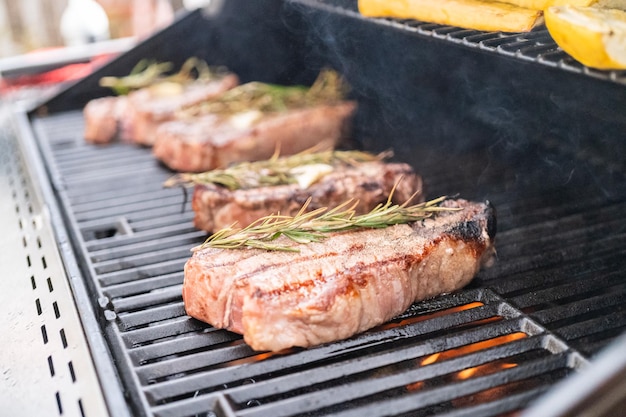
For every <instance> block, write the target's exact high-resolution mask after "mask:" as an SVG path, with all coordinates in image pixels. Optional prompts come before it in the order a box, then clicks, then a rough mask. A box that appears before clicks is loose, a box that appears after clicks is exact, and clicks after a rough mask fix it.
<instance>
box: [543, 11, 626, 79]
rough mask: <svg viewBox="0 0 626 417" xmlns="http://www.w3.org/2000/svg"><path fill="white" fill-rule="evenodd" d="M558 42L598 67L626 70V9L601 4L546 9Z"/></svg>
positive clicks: (573, 56)
mask: <svg viewBox="0 0 626 417" xmlns="http://www.w3.org/2000/svg"><path fill="white" fill-rule="evenodd" d="M545 21H546V27H547V28H548V31H549V32H550V35H551V36H552V38H553V39H554V41H555V42H556V43H557V45H559V46H560V47H561V48H562V49H563V50H564V51H565V52H567V53H568V54H569V55H571V56H572V58H574V59H575V60H577V61H578V62H580V63H582V64H584V65H586V66H588V67H592V68H598V69H626V12H625V11H623V10H618V9H603V8H597V7H579V6H571V5H565V6H552V7H549V8H548V9H546V10H545Z"/></svg>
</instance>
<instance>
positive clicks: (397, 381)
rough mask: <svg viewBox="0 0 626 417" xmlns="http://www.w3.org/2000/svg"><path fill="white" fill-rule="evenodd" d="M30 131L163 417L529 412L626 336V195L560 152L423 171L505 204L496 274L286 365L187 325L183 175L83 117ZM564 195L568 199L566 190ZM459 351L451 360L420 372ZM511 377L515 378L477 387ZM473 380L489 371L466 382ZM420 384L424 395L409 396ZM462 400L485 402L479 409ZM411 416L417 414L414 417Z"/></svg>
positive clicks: (121, 357) (50, 121)
mask: <svg viewBox="0 0 626 417" xmlns="http://www.w3.org/2000/svg"><path fill="white" fill-rule="evenodd" d="M477 36H478V35H477ZM36 123H37V125H38V127H39V133H40V135H41V136H42V138H41V140H42V143H43V149H44V154H45V156H46V158H47V163H48V165H49V170H50V172H51V174H52V175H53V179H52V180H53V182H54V183H55V184H57V189H58V193H59V196H60V199H61V201H62V203H63V205H64V208H65V210H66V211H67V216H68V219H69V220H68V224H69V227H71V228H72V229H73V231H74V233H75V235H76V241H77V242H75V244H77V245H78V248H79V251H80V252H81V253H80V255H81V257H82V259H83V260H84V262H85V263H86V265H87V266H88V270H89V271H91V273H92V276H90V277H86V279H90V280H92V281H93V282H92V284H93V285H94V289H95V292H96V293H95V294H94V300H95V299H98V300H99V303H100V308H101V309H102V310H101V311H102V313H103V315H104V316H105V317H106V319H107V321H106V328H107V334H108V335H109V338H110V343H111V345H112V346H113V348H112V351H113V352H116V355H117V356H116V361H117V364H118V366H119V367H120V369H121V371H120V374H121V375H122V376H123V378H124V381H125V384H127V386H128V387H129V391H130V392H134V393H135V394H134V395H137V396H139V397H138V398H137V399H136V401H137V403H139V404H147V405H148V407H150V408H151V411H150V413H153V414H154V415H159V416H183V415H194V414H195V413H201V412H206V410H207V407H211V410H212V412H213V413H214V414H215V415H218V416H222V415H224V416H235V415H241V416H244V415H250V416H252V415H267V414H264V413H270V414H272V415H298V413H302V410H303V408H302V407H303V404H317V406H316V407H311V409H310V410H309V412H308V414H307V415H324V414H328V413H332V414H335V413H345V415H354V414H356V413H360V414H362V413H364V411H363V410H365V409H366V410H368V411H367V414H372V415H376V413H377V410H384V409H387V408H388V407H396V406H397V407H398V410H404V409H406V413H407V415H408V414H411V415H420V414H419V413H422V414H424V415H425V414H437V415H446V414H449V415H464V413H468V412H469V411H467V410H475V409H485V410H487V409H488V410H492V411H493V412H494V413H496V412H500V411H502V410H506V411H508V410H518V409H520V408H522V407H523V406H524V405H525V404H527V401H530V400H531V399H532V398H534V397H535V396H536V395H539V394H540V393H541V392H543V391H544V390H545V389H547V387H548V386H549V385H550V384H552V383H553V382H555V381H557V380H559V379H562V378H563V377H565V376H566V375H567V374H569V373H570V372H572V371H573V370H575V369H576V368H577V367H578V366H580V364H581V363H584V362H585V359H584V358H583V357H582V356H580V354H579V353H578V351H582V352H584V353H585V354H588V355H591V354H593V352H595V351H597V349H600V348H601V347H602V346H604V345H605V344H606V343H608V342H609V341H610V340H611V338H612V337H615V333H616V332H617V331H618V329H621V328H623V327H624V311H623V310H620V309H619V308H618V309H615V308H614V307H617V306H618V305H619V304H620V302H621V301H622V300H623V299H624V297H625V296H626V295H625V294H626V286H625V285H624V282H623V278H621V277H623V275H624V274H623V271H624V270H625V269H626V265H624V261H622V260H621V258H622V257H623V256H622V255H621V254H622V253H623V250H622V248H623V247H624V243H626V242H625V240H626V239H625V238H624V235H623V234H620V233H619V232H618V233H609V231H615V230H620V229H622V230H623V229H624V226H625V221H624V220H623V219H622V218H620V216H618V214H619V213H620V212H621V211H622V208H623V207H624V206H625V205H626V202H625V199H624V196H620V195H617V196H616V195H611V196H609V197H607V196H606V195H604V194H603V193H602V191H601V190H598V189H596V188H595V187H594V186H593V184H589V183H588V182H586V179H585V173H584V171H583V172H580V173H579V172H578V171H577V172H575V173H574V174H570V172H569V169H568V168H567V167H568V166H569V164H571V160H570V159H569V156H567V155H566V156H560V155H559V153H558V152H554V153H553V154H551V155H550V158H549V159H550V163H543V162H542V161H541V160H537V158H536V154H538V153H540V152H541V147H538V148H537V149H536V150H535V152H530V153H528V154H523V153H515V152H512V151H511V150H508V149H507V150H506V152H504V157H503V158H497V157H495V156H494V154H495V152H497V149H495V148H494V149H492V150H491V153H468V154H467V155H465V156H464V155H456V156H454V158H458V160H453V161H452V162H453V163H454V164H455V165H458V166H463V167H464V169H465V170H464V171H457V170H446V169H444V168H443V167H442V164H440V163H439V162H440V161H437V160H432V161H430V160H428V159H426V160H421V161H419V164H417V163H416V164H414V165H415V166H416V167H418V171H419V172H420V173H422V174H423V175H424V177H425V180H426V181H427V186H428V187H429V188H428V189H429V190H432V193H435V194H437V193H440V191H441V193H446V192H450V191H451V192H452V193H457V192H458V193H459V194H460V195H461V196H464V197H468V198H477V199H483V198H488V199H489V200H491V201H492V202H493V203H494V204H495V205H496V207H497V209H498V213H499V236H498V247H499V258H500V260H499V262H498V263H496V265H495V267H494V268H492V269H490V270H486V271H484V272H482V273H481V274H479V276H478V277H477V279H476V280H475V281H474V282H473V283H472V284H471V285H470V286H469V287H468V288H467V289H465V290H463V291H460V292H458V293H456V294H452V295H447V296H442V297H438V298H437V299H435V300H430V301H427V302H423V303H417V304H415V305H413V306H412V307H411V308H410V309H409V310H407V312H405V313H404V314H402V315H400V316H399V317H398V318H397V319H396V320H393V321H391V322H390V323H388V324H386V325H383V326H380V327H379V328H376V329H372V330H371V331H368V332H365V333H364V334H361V335H358V336H355V337H353V338H350V339H348V340H344V341H340V342H337V343H331V344H327V345H323V346H319V347H316V348H312V349H307V350H305V349H292V350H290V351H288V352H285V353H283V354H279V355H276V354H267V353H263V352H254V351H252V350H251V349H250V348H249V347H248V346H247V345H245V343H244V342H243V340H242V339H241V336H239V335H236V334H233V333H230V332H227V331H224V330H218V329H213V328H212V327H211V326H208V325H206V324H203V323H200V322H198V321H196V320H193V319H191V318H189V317H187V316H186V315H185V312H184V306H183V304H182V298H181V295H180V286H181V284H182V280H183V275H182V268H183V265H184V262H185V260H186V259H187V258H188V257H189V249H190V248H191V247H192V246H194V245H196V244H197V243H200V242H201V241H202V240H204V238H205V237H206V234H205V233H203V232H199V231H197V230H195V229H194V228H193V226H192V225H191V219H192V216H193V213H192V212H191V209H190V207H189V204H186V205H185V206H184V209H183V196H182V193H181V192H180V190H167V189H165V190H164V189H163V188H162V182H163V181H165V180H166V179H167V178H169V176H171V174H172V173H171V172H169V171H168V170H166V169H164V168H163V167H162V166H161V165H160V164H158V163H156V162H155V161H154V160H153V159H152V156H151V154H150V150H149V149H146V148H141V147H136V146H133V145H129V144H122V143H118V144H111V145H109V146H106V147H98V146H92V145H88V144H86V143H84V142H83V141H82V139H77V137H76V135H77V132H81V131H82V117H81V116H80V113H79V112H68V113H67V114H65V113H62V114H58V115H53V116H49V117H46V118H41V119H37V120H36ZM72 123H73V125H72ZM61 125H62V126H63V129H61V130H55V126H61ZM105 155H106V156H105ZM116 158H118V160H117V161H116V160H115V159H116ZM107 159H110V160H111V164H110V166H107V164H106V161H107ZM561 159H562V161H561ZM119 161H122V162H119ZM554 161H556V162H554ZM559 161H561V162H562V165H561V166H558V164H559ZM134 164H136V165H135V166H134V167H133V165H134ZM555 167H556V168H555ZM563 167H565V168H563ZM83 172H88V175H84V173H83ZM555 174H556V175H555ZM477 178H479V179H480V185H481V187H480V188H481V189H483V190H492V191H490V193H489V194H488V195H483V194H481V195H477V196H475V192H476V191H475V188H476V185H477V184H476V182H477V180H476V179H477ZM520 178H521V180H520ZM120 179H124V181H120ZM565 180H566V181H570V185H571V187H563V184H564V181H565ZM143 202H145V205H143V204H142V203H143ZM546 230H549V231H550V232H549V233H546ZM563 241H567V242H569V243H568V245H563ZM591 278H593V279H591ZM492 290H493V291H495V292H493V291H492ZM578 306H580V307H578ZM507 337H510V339H507ZM494 340H495V341H496V342H495V343H496V344H495V345H493V346H492V345H489V344H488V343H487V344H483V343H485V342H488V341H492V342H493V341H494ZM585 343H589V347H587V348H585V346H584V344H585ZM468 346H470V348H469V349H470V350H469V351H464V350H463V349H464V348H467V347H468ZM472 346H473V348H471V347H472ZM572 346H574V348H572ZM455 349H458V351H455ZM471 349H475V350H471ZM577 350H578V351H577ZM450 351H455V352H457V353H458V356H456V357H455V356H451V357H448V358H447V359H445V360H439V361H437V360H435V361H434V362H433V363H428V364H427V365H422V364H421V362H422V361H424V360H425V358H427V357H428V356H431V355H437V354H438V355H444V357H445V355H446V353H445V352H450ZM448 354H449V353H448ZM510 360H515V361H517V362H516V364H515V366H514V367H511V368H508V367H502V368H497V369H495V370H490V371H488V373H487V374H480V372H485V371H484V369H485V368H489V367H490V366H492V365H490V364H493V363H496V364H498V366H500V365H503V364H505V363H508V362H509V361H510ZM474 368H477V369H479V370H481V371H480V372H478V373H476V374H474V375H473V376H471V377H469V378H468V379H467V380H462V379H458V378H459V376H458V375H459V374H460V375H463V373H462V372H463V371H466V370H468V369H470V370H471V369H474ZM468 372H469V371H468ZM455 378H457V379H455ZM424 381H429V382H428V384H430V385H428V387H427V389H426V390H420V389H416V388H418V385H419V384H420V383H422V382H424ZM411 384H413V385H411ZM511 384H513V385H515V386H514V387H511V386H510V385H511ZM409 385H410V389H409V388H407V386H409ZM503 392H506V394H503ZM335 393H337V395H336V396H334V395H335ZM485 393H490V394H489V395H491V397H490V396H489V395H487V394H485ZM494 393H498V394H497V395H495V396H494V395H492V394H494ZM464 395H465V396H467V398H469V397H478V398H482V399H481V400H480V401H479V402H478V403H477V402H474V403H471V404H470V403H469V402H468V401H466V400H464V399H463V398H464V397H463V396H464ZM509 397H510V398H511V399H512V400H511V401H510V402H509V401H507V398H509ZM435 398H436V399H438V400H437V401H431V400H432V399H435ZM370 399H371V400H372V401H370ZM435 402H437V404H435ZM417 403H422V404H424V405H423V407H422V406H419V407H421V409H420V410H418V409H417V408H415V407H416V406H415V404H417ZM454 403H456V404H457V405H460V404H462V405H461V408H458V409H455V408H454V406H455V405H454ZM209 404H212V405H209ZM441 404H444V405H443V406H442V405H441ZM419 407H418V408H419ZM490 412H491V411H490ZM400 414H401V413H400ZM494 415H495V414H494Z"/></svg>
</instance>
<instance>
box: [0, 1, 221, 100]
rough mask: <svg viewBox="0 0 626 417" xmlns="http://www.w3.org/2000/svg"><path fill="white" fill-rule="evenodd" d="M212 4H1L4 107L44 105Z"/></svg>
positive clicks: (0, 72) (0, 59)
mask: <svg viewBox="0 0 626 417" xmlns="http://www.w3.org/2000/svg"><path fill="white" fill-rule="evenodd" d="M211 1H212V0H19V1H16V0H0V104H4V103H6V102H9V101H10V102H15V101H16V100H22V99H24V100H29V101H30V100H42V99H43V97H42V95H43V94H46V95H52V94H54V92H55V91H58V90H59V89H60V88H62V87H63V86H64V85H68V83H71V82H73V81H75V80H78V79H80V78H82V77H84V76H86V75H87V74H89V73H90V72H92V71H93V70H95V69H96V68H98V67H99V66H101V65H102V64H104V63H106V62H107V61H109V60H110V59H112V58H114V57H115V56H116V55H119V54H121V53H123V52H125V51H126V50H128V49H130V48H132V47H133V46H134V45H136V44H137V43H138V42H139V41H141V40H142V39H144V38H147V37H149V36H150V35H152V34H153V33H154V32H155V31H158V30H160V29H162V28H163V27H165V26H168V25H169V24H171V23H172V22H173V20H174V19H175V18H176V15H177V14H179V13H180V12H184V11H185V9H186V10H191V9H195V8H199V7H204V6H208V5H209V3H210V2H211Z"/></svg>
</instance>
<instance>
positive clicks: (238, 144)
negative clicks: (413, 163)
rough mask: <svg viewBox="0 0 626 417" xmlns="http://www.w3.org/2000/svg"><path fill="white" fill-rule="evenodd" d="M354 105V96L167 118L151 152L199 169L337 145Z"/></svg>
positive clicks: (169, 163)
mask: <svg viewBox="0 0 626 417" xmlns="http://www.w3.org/2000/svg"><path fill="white" fill-rule="evenodd" d="M355 109H356V104H355V103H354V102H352V101H342V102H339V103H337V104H328V105H318V106H314V107H307V108H298V109H293V110H287V111H284V112H273V113H261V112H259V111H245V112H241V113H236V114H234V115H231V116H228V117H223V116H218V115H214V114H210V115H206V116H203V117H200V118H192V119H189V120H177V121H172V122H168V123H165V124H163V125H161V126H160V127H159V129H158V130H157V134H156V136H157V139H156V142H155V143H154V148H153V152H154V155H155V156H156V157H157V158H158V159H159V160H161V161H162V162H163V163H164V164H165V165H167V166H168V167H170V168H171V169H173V170H177V171H186V172H202V171H208V170H211V169H215V168H222V167H225V166H227V165H229V164H231V163H233V162H240V161H258V160H262V159H267V158H270V157H271V156H272V155H273V154H274V153H275V152H276V151H277V150H280V153H281V155H292V154H294V153H298V152H301V151H304V150H306V149H309V148H311V147H313V146H316V147H317V149H319V150H328V149H332V148H334V147H335V146H336V144H337V143H338V142H339V140H340V139H341V138H342V137H343V135H344V134H345V133H346V130H347V129H348V121H349V119H350V118H351V116H352V114H353V113H354V111H355Z"/></svg>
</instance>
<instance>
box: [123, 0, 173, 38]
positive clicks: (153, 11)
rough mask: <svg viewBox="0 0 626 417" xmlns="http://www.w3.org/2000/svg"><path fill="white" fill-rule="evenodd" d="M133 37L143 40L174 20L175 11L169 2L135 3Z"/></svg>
mask: <svg viewBox="0 0 626 417" xmlns="http://www.w3.org/2000/svg"><path fill="white" fill-rule="evenodd" d="M132 4H133V35H135V36H137V37H140V38H143V37H146V36H149V35H151V34H152V33H154V32H155V31H156V30H159V29H162V28H164V27H165V26H167V25H169V24H170V23H172V21H173V20H174V9H173V8H172V5H171V4H170V2H169V1H168V0H134V1H133V3H132Z"/></svg>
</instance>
